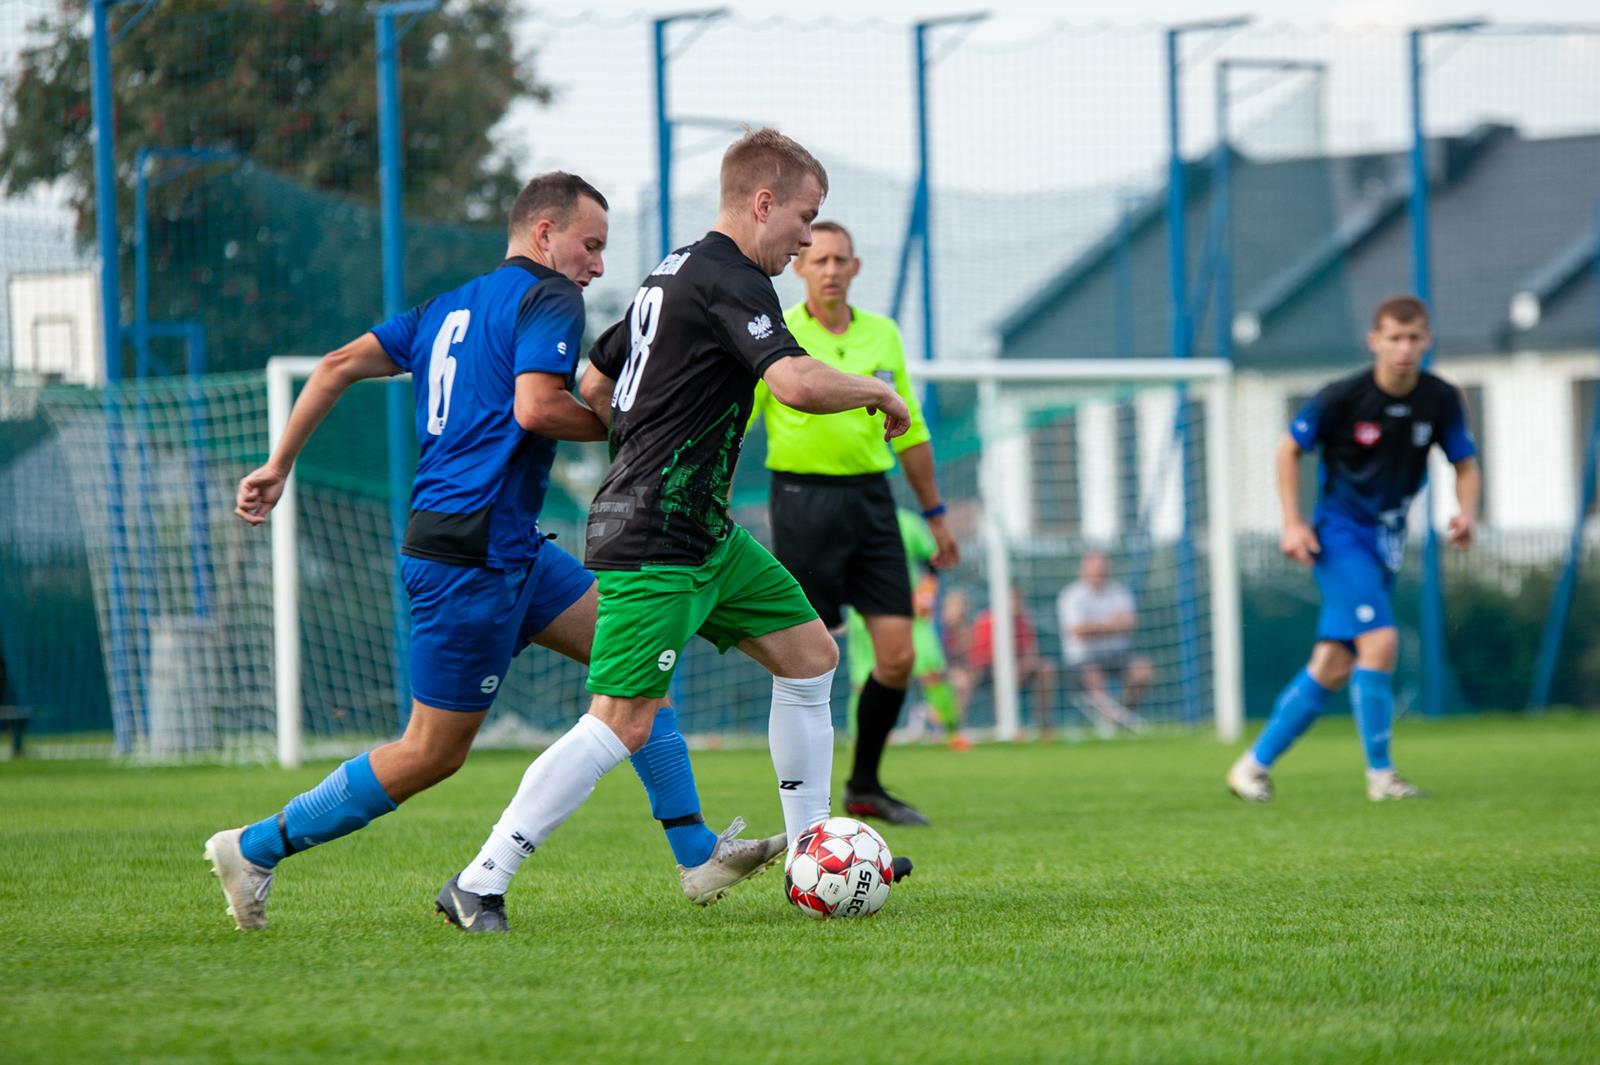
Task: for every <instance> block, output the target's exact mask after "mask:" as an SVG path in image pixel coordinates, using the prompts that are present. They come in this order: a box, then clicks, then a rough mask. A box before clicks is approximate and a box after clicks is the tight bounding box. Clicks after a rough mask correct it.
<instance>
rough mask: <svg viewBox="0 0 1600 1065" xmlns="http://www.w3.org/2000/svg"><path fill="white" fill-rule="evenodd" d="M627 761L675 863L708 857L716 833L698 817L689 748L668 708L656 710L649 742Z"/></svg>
mask: <svg viewBox="0 0 1600 1065" xmlns="http://www.w3.org/2000/svg"><path fill="white" fill-rule="evenodd" d="M628 761H630V762H631V763H633V771H634V772H635V773H638V774H639V781H640V783H642V784H643V785H644V791H645V794H646V795H648V796H650V814H651V816H652V817H654V818H655V819H656V820H658V821H660V822H661V827H662V828H663V829H665V830H666V833H667V844H668V845H669V846H670V847H671V848H672V857H673V858H675V859H676V860H677V862H678V864H679V865H684V866H694V865H699V864H700V863H701V862H704V861H705V860H706V859H707V858H709V857H711V851H712V849H713V848H714V847H716V845H717V834H716V833H715V832H713V831H711V830H710V829H709V828H707V827H706V819H705V818H704V817H702V816H700V793H699V792H697V791H695V787H694V769H693V768H692V767H691V766H690V765H689V745H688V744H686V743H684V742H683V733H681V732H679V731H678V716H677V715H676V714H674V713H673V712H672V707H670V706H664V707H662V708H661V709H660V710H657V711H656V719H655V721H654V722H653V723H652V724H651V726H650V739H649V740H648V741H647V742H646V743H645V745H644V746H643V747H640V748H639V752H638V753H637V754H635V755H634V756H633V757H632V758H630V759H628Z"/></svg>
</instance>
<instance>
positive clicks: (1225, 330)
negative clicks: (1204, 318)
mask: <svg viewBox="0 0 1600 1065" xmlns="http://www.w3.org/2000/svg"><path fill="white" fill-rule="evenodd" d="M1228 69H1229V68H1228V64H1227V62H1225V61H1224V62H1221V63H1218V64H1217V86H1216V94H1217V98H1216V107H1217V163H1216V167H1215V173H1213V175H1212V178H1213V180H1214V181H1215V184H1216V192H1215V193H1214V195H1215V196H1216V197H1217V215H1216V218H1217V225H1218V226H1219V227H1220V228H1221V233H1220V242H1219V243H1218V245H1217V279H1216V283H1217V290H1216V291H1217V310H1216V318H1217V320H1216V330H1217V341H1216V343H1217V357H1218V358H1220V359H1231V358H1233V144H1232V143H1231V134H1230V132H1229V129H1228Z"/></svg>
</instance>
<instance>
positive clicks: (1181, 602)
mask: <svg viewBox="0 0 1600 1065" xmlns="http://www.w3.org/2000/svg"><path fill="white" fill-rule="evenodd" d="M1182 33H1183V30H1182V29H1181V28H1176V27H1174V28H1172V29H1169V30H1167V241H1168V256H1169V258H1170V264H1169V267H1170V268H1169V278H1170V285H1171V299H1172V357H1173V358H1175V359H1187V358H1189V357H1191V356H1192V355H1193V354H1194V332H1193V330H1192V329H1191V327H1190V321H1191V319H1190V315H1189V283H1188V247H1187V240H1186V239H1185V238H1186V234H1185V232H1184V229H1185V219H1184V214H1185V209H1186V207H1187V200H1188V190H1187V188H1186V187H1185V185H1184V172H1183V142H1182V128H1181V115H1180V98H1181V97H1180V90H1179V82H1178V77H1179V71H1180V68H1181V66H1182V64H1181V61H1180V57H1179V54H1178V49H1179V44H1180V40H1181V37H1182ZM1177 393H1178V402H1177V412H1176V415H1175V419H1174V426H1173V428H1174V430H1175V432H1174V436H1175V437H1176V439H1177V444H1178V455H1179V462H1178V476H1179V478H1180V479H1181V481H1182V484H1183V529H1182V531H1181V532H1180V533H1179V535H1178V543H1177V564H1178V566H1177V568H1178V588H1177V601H1178V654H1179V691H1180V693H1181V698H1182V701H1183V716H1184V719H1185V720H1192V719H1194V718H1197V717H1199V715H1200V662H1199V655H1198V651H1199V633H1200V627H1199V620H1200V619H1199V613H1198V610H1197V604H1196V598H1197V596H1196V592H1197V587H1196V581H1195V566H1194V540H1193V537H1192V534H1191V530H1190V524H1191V522H1193V521H1194V519H1195V515H1196V513H1197V511H1198V508H1197V507H1196V505H1195V504H1196V500H1195V491H1194V484H1193V480H1194V479H1193V478H1192V477H1191V476H1190V475H1189V468H1188V467H1189V461H1188V460H1189V457H1190V456H1191V455H1193V454H1194V440H1193V436H1194V432H1193V427H1192V426H1191V425H1190V421H1191V419H1190V417H1189V394H1188V390H1187V389H1185V388H1184V387H1183V386H1182V385H1181V384H1180V385H1179V386H1178V389H1177Z"/></svg>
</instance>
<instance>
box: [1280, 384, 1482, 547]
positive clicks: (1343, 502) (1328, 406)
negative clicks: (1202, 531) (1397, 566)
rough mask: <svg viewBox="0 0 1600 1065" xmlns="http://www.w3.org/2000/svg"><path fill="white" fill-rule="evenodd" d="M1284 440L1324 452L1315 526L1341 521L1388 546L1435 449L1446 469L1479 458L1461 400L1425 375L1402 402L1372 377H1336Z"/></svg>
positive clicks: (1448, 387) (1400, 527) (1400, 526)
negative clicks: (1371, 532)
mask: <svg viewBox="0 0 1600 1065" xmlns="http://www.w3.org/2000/svg"><path fill="white" fill-rule="evenodd" d="M1289 434H1290V435H1291V436H1293V437H1294V442H1295V443H1296V444H1298V445H1300V447H1301V449H1302V450H1305V451H1311V450H1314V449H1320V450H1321V452H1322V461H1321V464H1320V470H1319V473H1320V476H1319V483H1320V489H1321V490H1320V493H1319V499H1318V502H1317V512H1316V517H1315V519H1314V520H1316V521H1318V522H1321V521H1324V520H1325V519H1328V518H1333V519H1342V520H1344V521H1346V522H1349V523H1353V524H1356V525H1360V526H1365V527H1368V528H1375V529H1377V530H1379V531H1381V532H1382V533H1384V534H1386V535H1385V536H1384V539H1385V540H1393V541H1398V539H1399V538H1400V536H1401V534H1403V533H1404V532H1405V524H1406V512H1407V511H1408V510H1409V509H1410V507H1411V500H1412V499H1413V498H1414V497H1415V496H1416V494H1417V492H1418V490H1419V489H1421V487H1422V485H1423V482H1424V481H1425V480H1426V479H1427V476H1428V452H1429V450H1430V449H1431V448H1432V447H1433V445H1435V444H1438V445H1439V446H1440V447H1441V448H1443V449H1444V454H1445V458H1447V459H1449V460H1450V461H1451V462H1460V461H1461V460H1462V459H1466V458H1471V457H1472V456H1473V455H1475V454H1477V447H1476V445H1474V444H1473V442H1472V434H1471V432H1469V431H1468V429H1467V417H1466V412H1465V410H1464V409H1463V405H1462V402H1461V393H1460V392H1458V391H1456V389H1455V387H1454V386H1453V385H1450V384H1448V383H1447V382H1445V381H1444V380H1442V379H1440V378H1438V377H1435V376H1434V375H1433V374H1431V373H1427V372H1426V371H1424V372H1423V374H1422V375H1421V377H1420V379H1419V380H1418V381H1417V386H1416V388H1414V389H1413V390H1412V391H1411V394H1410V395H1406V396H1391V395H1389V394H1388V393H1387V392H1385V391H1383V390H1382V389H1381V388H1379V387H1378V384H1377V381H1376V380H1375V379H1374V378H1373V374H1372V371H1371V370H1363V371H1362V372H1361V373H1358V374H1352V375H1351V376H1349V377H1344V378H1341V379H1339V380H1337V381H1335V382H1333V383H1332V384H1330V385H1328V386H1327V387H1326V388H1324V389H1323V390H1322V391H1320V392H1318V393H1317V394H1316V395H1315V396H1313V397H1312V398H1311V401H1310V402H1308V403H1307V404H1306V405H1305V406H1304V407H1303V408H1301V410H1300V412H1299V413H1298V414H1296V415H1295V416H1294V421H1293V422H1291V423H1290V425H1289Z"/></svg>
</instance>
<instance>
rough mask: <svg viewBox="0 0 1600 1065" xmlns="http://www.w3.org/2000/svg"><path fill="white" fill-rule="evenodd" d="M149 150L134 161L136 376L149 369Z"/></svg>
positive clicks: (134, 325) (142, 152)
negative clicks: (146, 170) (147, 170)
mask: <svg viewBox="0 0 1600 1065" xmlns="http://www.w3.org/2000/svg"><path fill="white" fill-rule="evenodd" d="M149 165H150V153H149V150H148V149H146V148H140V149H139V151H138V153H137V154H136V155H135V156H134V161H133V226H134V229H133V347H134V352H135V355H134V376H135V377H136V378H141V379H142V378H144V377H145V376H146V375H147V374H149V372H150V219H149V210H150V178H149V175H147V174H146V173H145V168H146V167H148V166H149Z"/></svg>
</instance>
